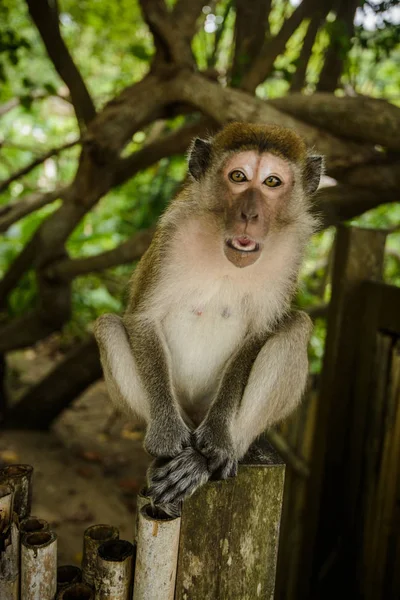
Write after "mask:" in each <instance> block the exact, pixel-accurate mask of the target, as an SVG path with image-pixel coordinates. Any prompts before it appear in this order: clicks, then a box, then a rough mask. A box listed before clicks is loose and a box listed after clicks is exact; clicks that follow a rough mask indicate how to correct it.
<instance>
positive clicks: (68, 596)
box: [57, 583, 94, 600]
mask: <svg viewBox="0 0 400 600" xmlns="http://www.w3.org/2000/svg"><path fill="white" fill-rule="evenodd" d="M57 600H94V591H93V590H92V588H91V587H89V586H88V585H86V583H73V584H72V585H69V586H68V587H66V588H64V589H63V590H61V592H60V593H59V594H58V595H57Z"/></svg>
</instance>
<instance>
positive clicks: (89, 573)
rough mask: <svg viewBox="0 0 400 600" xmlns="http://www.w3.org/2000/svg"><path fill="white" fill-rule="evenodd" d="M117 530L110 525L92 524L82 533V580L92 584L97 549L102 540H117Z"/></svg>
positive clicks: (91, 585)
mask: <svg viewBox="0 0 400 600" xmlns="http://www.w3.org/2000/svg"><path fill="white" fill-rule="evenodd" d="M118 538H119V531H118V529H117V528H116V527H112V526H111V525H92V526H91V527H88V528H87V529H86V531H85V533H84V534H83V558H82V581H83V583H86V584H87V585H89V586H90V587H93V586H94V578H95V572H96V568H97V550H98V549H99V546H101V545H102V544H103V543H104V542H108V541H109V540H117V539H118Z"/></svg>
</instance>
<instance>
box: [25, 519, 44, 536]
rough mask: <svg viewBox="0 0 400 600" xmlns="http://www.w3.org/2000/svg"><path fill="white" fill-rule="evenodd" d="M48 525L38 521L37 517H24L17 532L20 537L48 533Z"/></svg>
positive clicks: (41, 520) (42, 520) (40, 520)
mask: <svg viewBox="0 0 400 600" xmlns="http://www.w3.org/2000/svg"><path fill="white" fill-rule="evenodd" d="M48 529H49V524H48V522H47V521H45V520H44V519H38V518H37V517H26V519H23V520H22V521H21V522H20V524H19V530H20V533H21V535H24V534H25V533H38V532H39V531H48Z"/></svg>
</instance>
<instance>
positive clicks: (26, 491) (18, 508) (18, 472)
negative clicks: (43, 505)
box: [0, 465, 33, 519]
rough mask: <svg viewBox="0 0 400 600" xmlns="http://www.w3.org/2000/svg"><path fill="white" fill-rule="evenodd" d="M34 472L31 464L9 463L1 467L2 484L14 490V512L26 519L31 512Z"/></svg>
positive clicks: (0, 478) (20, 517)
mask: <svg viewBox="0 0 400 600" xmlns="http://www.w3.org/2000/svg"><path fill="white" fill-rule="evenodd" d="M32 472H33V467H31V465H8V466H7V467H3V468H2V469H0V484H1V483H3V484H6V485H9V486H11V488H12V489H13V490H14V512H16V513H17V515H18V517H19V519H25V518H26V517H28V516H29V515H30V512H31V504H32Z"/></svg>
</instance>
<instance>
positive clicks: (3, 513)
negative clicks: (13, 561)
mask: <svg viewBox="0 0 400 600" xmlns="http://www.w3.org/2000/svg"><path fill="white" fill-rule="evenodd" d="M13 504H14V492H13V490H12V488H11V486H10V485H6V484H0V552H2V551H3V550H4V548H3V545H4V541H3V543H2V540H5V539H6V534H7V532H8V530H9V529H10V526H11V521H12V514H13Z"/></svg>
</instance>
